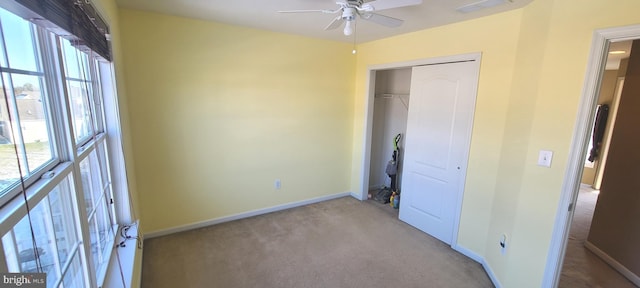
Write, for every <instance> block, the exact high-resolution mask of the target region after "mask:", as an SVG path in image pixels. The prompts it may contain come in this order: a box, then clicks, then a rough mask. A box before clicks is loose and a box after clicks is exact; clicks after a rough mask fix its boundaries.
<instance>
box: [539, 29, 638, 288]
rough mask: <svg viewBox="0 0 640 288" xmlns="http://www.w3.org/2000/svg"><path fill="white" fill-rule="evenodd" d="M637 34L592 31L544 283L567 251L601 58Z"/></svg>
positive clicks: (554, 282)
mask: <svg viewBox="0 0 640 288" xmlns="http://www.w3.org/2000/svg"><path fill="white" fill-rule="evenodd" d="M638 38H640V25H633V26H626V27H619V28H611V29H602V30H597V31H596V32H595V33H594V39H593V42H592V48H591V53H590V58H589V59H590V60H589V66H588V70H587V77H586V80H585V84H584V85H585V87H584V89H583V93H582V100H581V103H580V107H579V111H578V117H577V120H576V126H575V129H574V136H573V140H572V144H571V151H570V155H569V161H568V163H569V165H568V167H567V171H566V174H565V178H564V183H563V188H562V194H561V199H560V202H559V205H558V210H557V213H556V221H555V223H556V224H555V227H554V231H553V235H552V240H551V247H550V249H549V255H548V257H547V266H546V270H545V275H544V279H543V286H544V287H557V286H558V284H559V282H560V276H561V271H562V265H563V262H564V257H565V255H566V252H567V242H568V238H569V231H570V225H571V223H572V220H573V217H574V213H575V209H574V205H575V204H576V202H577V199H578V195H579V188H580V183H581V177H582V172H583V167H584V159H585V154H586V153H587V147H588V144H589V140H590V139H589V138H590V137H589V136H591V128H592V126H591V123H593V121H594V118H595V111H596V105H597V95H598V91H599V87H600V83H601V80H602V79H603V74H604V72H603V71H604V70H605V69H604V65H605V63H604V60H605V59H606V55H607V54H608V48H609V47H610V45H611V43H616V42H621V41H628V40H633V39H638Z"/></svg>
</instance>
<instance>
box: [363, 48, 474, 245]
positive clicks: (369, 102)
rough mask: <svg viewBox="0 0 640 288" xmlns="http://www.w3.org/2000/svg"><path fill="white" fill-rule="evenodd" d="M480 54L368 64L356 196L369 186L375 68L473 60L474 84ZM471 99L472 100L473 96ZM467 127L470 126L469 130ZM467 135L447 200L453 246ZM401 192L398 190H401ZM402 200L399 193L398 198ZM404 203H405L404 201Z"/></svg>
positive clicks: (466, 154) (364, 193) (377, 69)
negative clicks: (452, 191)
mask: <svg viewBox="0 0 640 288" xmlns="http://www.w3.org/2000/svg"><path fill="white" fill-rule="evenodd" d="M480 58H481V54H480V53H472V54H464V55H455V56H446V57H438V58H431V59H422V60H416V61H409V62H401V63H392V64H383V65H374V66H371V67H369V68H368V75H367V76H368V80H367V81H368V89H367V98H366V100H365V115H364V117H365V121H364V123H365V127H364V131H365V141H364V147H363V157H362V159H363V161H362V174H361V178H360V185H361V186H360V187H361V191H359V194H360V195H359V197H360V199H361V200H366V199H367V197H368V194H369V188H370V185H369V184H370V181H369V180H370V177H371V176H372V175H371V172H372V171H371V161H372V157H371V155H372V142H373V128H374V127H373V126H374V102H375V86H376V76H377V75H376V74H377V71H381V70H389V69H406V68H411V67H415V66H424V65H435V64H445V63H458V62H471V63H473V65H472V67H473V69H474V70H475V71H476V72H475V73H476V78H475V79H476V80H475V82H476V84H477V73H478V72H479V67H480ZM475 89H477V88H476V86H474V88H473V95H474V99H475V94H476V90H475ZM474 101H475V100H474ZM467 120H469V122H471V123H472V121H473V115H471V117H470V118H469V119H467ZM469 131H470V130H469ZM465 137H466V138H467V139H465V141H463V142H467V149H466V150H465V151H464V153H463V155H461V157H460V159H461V162H460V163H457V165H456V166H455V167H459V168H460V169H459V170H458V169H457V168H456V170H458V171H459V175H460V176H459V179H462V180H461V181H460V183H461V184H460V185H457V186H456V189H455V200H454V201H453V202H454V203H451V206H452V208H453V213H451V215H452V217H453V219H452V220H451V223H452V224H451V225H452V229H451V231H452V235H451V241H450V243H448V244H450V245H451V246H452V247H456V246H457V231H458V226H459V222H460V212H461V209H462V196H463V195H462V194H463V192H464V179H465V178H466V177H465V176H466V165H467V159H468V153H469V151H468V150H469V149H468V146H469V145H470V137H471V134H470V133H469V135H467V136H465ZM401 196H402V194H401ZM400 200H401V201H404V200H402V197H401V199H400ZM405 204H406V203H405ZM405 204H402V205H401V206H400V210H401V211H400V213H402V209H403V208H402V206H403V205H405Z"/></svg>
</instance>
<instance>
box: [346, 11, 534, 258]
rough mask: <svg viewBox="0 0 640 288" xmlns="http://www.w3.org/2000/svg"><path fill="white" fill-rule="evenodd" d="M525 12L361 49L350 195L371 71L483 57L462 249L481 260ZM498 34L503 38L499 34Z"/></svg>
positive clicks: (356, 187)
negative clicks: (398, 64)
mask: <svg viewBox="0 0 640 288" xmlns="http://www.w3.org/2000/svg"><path fill="white" fill-rule="evenodd" d="M521 15H522V11H520V10H517V11H512V12H507V13H502V14H499V15H495V16H492V17H485V18H481V19H477V20H473V21H468V22H464V23H458V24H452V25H447V26H444V27H440V28H435V29H429V30H424V31H420V32H416V33H411V34H405V35H401V36H397V37H393V38H388V39H384V40H380V41H375V42H370V43H365V44H362V45H359V46H358V50H359V51H358V55H359V56H358V65H357V86H356V98H355V99H356V100H355V101H356V104H355V115H354V121H355V125H354V127H355V128H354V139H353V142H354V146H353V150H354V152H353V155H354V158H353V162H352V165H353V168H354V169H353V170H352V174H351V177H352V178H351V183H352V184H351V186H352V188H351V189H352V191H360V190H361V187H360V182H359V181H360V173H361V164H360V163H361V161H362V148H363V145H364V144H363V142H362V139H363V137H364V136H363V133H364V131H363V127H364V126H363V125H364V112H365V111H364V105H365V104H364V101H365V98H364V97H366V91H365V89H366V87H367V83H366V76H367V67H368V66H370V65H377V64H384V63H393V62H403V61H409V60H414V59H422V58H430V57H438V56H445V55H455V54H463V53H471V52H482V62H481V67H480V82H479V87H478V96H477V100H476V102H477V103H476V112H475V121H474V124H473V136H472V139H471V152H470V159H469V166H468V172H467V181H466V185H465V186H466V189H465V198H464V201H463V212H462V221H461V223H460V231H459V240H458V241H459V243H460V244H461V245H462V246H464V247H465V248H468V249H471V250H472V251H474V252H476V253H478V254H483V252H484V250H485V246H486V245H485V241H486V235H487V227H488V226H489V221H490V213H491V207H492V205H493V204H492V202H493V193H494V191H495V184H496V181H495V179H496V175H497V174H496V173H497V169H498V163H499V159H500V149H501V145H502V138H503V129H504V125H505V119H506V114H507V107H508V102H509V92H510V90H511V87H510V84H509V83H511V81H512V77H513V76H512V75H513V69H514V64H515V56H516V48H517V40H518V33H519V23H520V18H521ZM496 31H499V33H496Z"/></svg>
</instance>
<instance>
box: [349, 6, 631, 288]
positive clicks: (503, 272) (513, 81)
mask: <svg viewBox="0 0 640 288" xmlns="http://www.w3.org/2000/svg"><path fill="white" fill-rule="evenodd" d="M638 9H640V2H637V1H632V0H626V1H620V2H616V5H615V6H613V5H611V3H610V1H605V0H597V1H587V2H585V1H577V0H536V1H533V2H532V3H531V4H529V5H528V6H526V7H525V8H523V9H520V10H517V11H512V12H507V13H503V14H499V15H493V16H489V17H486V18H481V19H477V20H472V21H467V22H463V23H458V24H451V25H447V26H444V27H439V28H434V29H429V30H424V31H420V32H417V33H412V34H406V35H402V36H398V37H393V38H388V39H383V40H379V41H374V42H370V43H366V44H363V45H359V47H358V49H359V54H358V55H359V56H358V62H357V78H356V81H357V83H356V85H357V86H356V95H355V101H356V102H355V112H354V117H355V118H354V138H353V151H354V152H353V155H354V158H353V162H352V166H353V169H352V174H351V176H352V178H351V187H352V190H353V191H359V190H360V188H361V187H359V186H360V183H359V177H360V174H361V164H360V163H361V161H362V147H363V143H362V139H363V135H364V131H363V125H364V97H365V88H366V85H367V83H366V69H367V66H369V65H375V64H380V63H390V62H401V61H407V60H412V59H418V58H429V57H437V56H444V55H452V54H461V53H468V52H476V51H481V52H482V53H483V57H482V67H481V71H480V82H479V91H478V104H477V106H476V115H475V122H474V130H473V136H472V143H471V154H470V159H469V167H468V172H467V179H466V187H465V195H464V199H463V210H462V216H461V223H460V231H459V238H458V243H459V244H460V245H461V246H463V247H465V248H467V249H469V250H471V251H472V252H474V253H476V254H478V255H480V256H481V257H483V258H484V259H485V261H486V262H487V263H488V265H489V266H490V267H491V268H492V271H493V272H494V273H495V275H496V277H497V279H498V281H499V282H500V283H501V284H502V285H503V286H504V287H540V286H541V284H542V279H543V273H544V269H545V265H546V260H547V259H546V258H547V254H548V250H549V244H550V240H551V233H552V230H553V227H554V221H555V215H556V211H557V209H558V202H559V198H560V194H561V189H562V181H563V178H564V173H565V169H566V167H567V158H568V155H569V148H570V144H571V139H572V135H573V129H574V125H575V119H576V113H577V109H578V104H579V99H580V96H581V91H582V88H583V84H584V79H585V72H586V66H587V60H588V53H589V49H590V46H591V40H592V36H593V31H594V30H595V29H600V28H608V27H614V26H623V25H630V24H635V23H638V22H640V16H638V14H637V13H635V12H634V11H638ZM542 149H546V150H552V151H553V152H554V156H553V157H554V158H553V165H552V167H551V168H543V167H539V166H537V165H536V160H537V156H538V152H539V150H542ZM502 233H506V234H507V235H508V236H509V247H508V250H507V252H506V254H505V255H502V254H500V249H499V246H498V240H499V238H500V235H501V234H502Z"/></svg>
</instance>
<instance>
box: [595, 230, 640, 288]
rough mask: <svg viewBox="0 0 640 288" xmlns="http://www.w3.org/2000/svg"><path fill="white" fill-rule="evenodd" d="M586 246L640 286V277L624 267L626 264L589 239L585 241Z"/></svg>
mask: <svg viewBox="0 0 640 288" xmlns="http://www.w3.org/2000/svg"><path fill="white" fill-rule="evenodd" d="M584 247H585V248H587V249H589V251H591V252H593V254H596V256H598V257H600V259H602V261H604V262H606V263H607V264H609V265H611V267H613V269H615V270H616V271H618V272H620V274H622V275H623V276H624V277H626V278H627V279H629V281H631V282H632V283H633V284H636V286H640V277H638V275H636V274H634V273H633V272H631V271H630V270H629V269H627V267H624V265H622V264H620V262H618V261H616V259H613V258H612V257H611V256H609V254H607V253H606V252H604V251H602V250H600V248H598V247H596V246H595V245H593V243H591V242H589V241H585V242H584Z"/></svg>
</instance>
